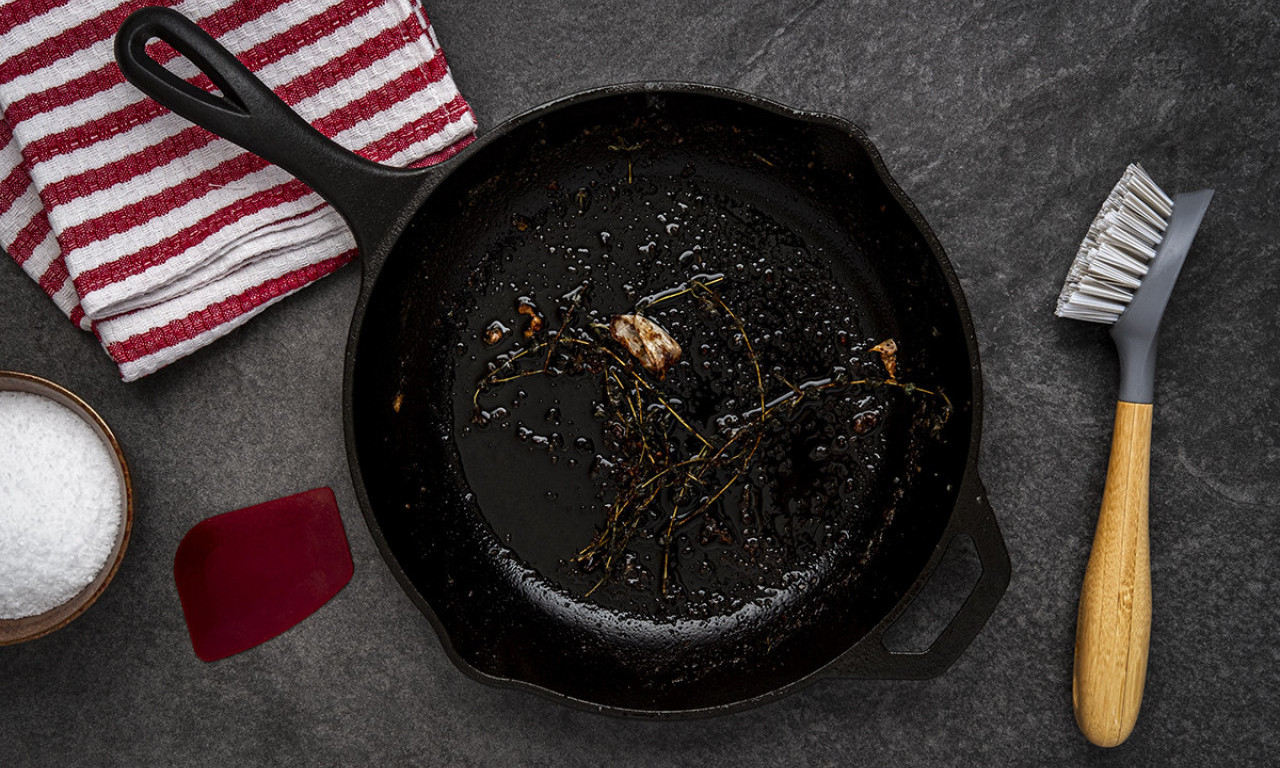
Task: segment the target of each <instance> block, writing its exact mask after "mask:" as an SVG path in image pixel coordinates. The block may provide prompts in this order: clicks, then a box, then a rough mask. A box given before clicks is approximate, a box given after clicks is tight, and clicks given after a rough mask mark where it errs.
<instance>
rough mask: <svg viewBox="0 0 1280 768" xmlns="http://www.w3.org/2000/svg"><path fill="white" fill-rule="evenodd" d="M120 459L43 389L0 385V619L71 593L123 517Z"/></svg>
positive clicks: (104, 551) (96, 564)
mask: <svg viewBox="0 0 1280 768" xmlns="http://www.w3.org/2000/svg"><path fill="white" fill-rule="evenodd" d="M123 496H124V489H123V485H122V480H121V477H120V470H119V463H118V462H117V461H116V458H115V456H114V455H113V453H112V452H111V450H110V449H109V448H108V447H107V445H106V443H104V442H103V440H102V438H101V437H99V435H98V433H97V432H96V431H95V430H94V429H93V428H92V427H91V426H89V424H87V423H86V422H85V421H84V420H83V419H82V418H80V417H79V416H78V415H76V414H75V413H73V412H72V411H71V410H70V409H68V408H66V407H64V406H62V405H59V404H58V403H56V402H54V401H53V400H50V399H49V398H47V397H43V396H41V395H36V394H31V393H28V392H0V619H19V618H22V617H24V616H34V615H37V614H40V613H44V612H45V611H47V610H49V609H51V608H55V607H57V606H59V605H61V604H62V603H65V602H66V601H68V600H70V599H71V598H73V597H75V596H76V594H78V593H79V592H80V591H81V590H82V589H84V588H85V587H86V586H87V585H88V584H89V583H90V582H91V581H93V580H94V578H96V577H97V575H98V572H99V571H100V570H101V569H102V566H103V565H104V564H105V563H106V561H107V558H108V557H109V556H110V555H111V553H112V550H114V548H115V544H116V537H117V535H118V533H119V531H120V525H121V519H122V518H123V514H122V512H123V508H122V507H123Z"/></svg>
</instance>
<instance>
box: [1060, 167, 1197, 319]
mask: <svg viewBox="0 0 1280 768" xmlns="http://www.w3.org/2000/svg"><path fill="white" fill-rule="evenodd" d="M1172 213H1173V200H1171V199H1169V196H1168V195H1166V194H1165V193H1164V192H1163V191H1161V189H1160V187H1158V186H1156V183H1155V182H1154V181H1152V180H1151V177H1150V176H1148V175H1147V172H1146V171H1144V170H1142V166H1140V165H1138V164H1136V163H1134V164H1131V165H1130V166H1129V167H1128V168H1127V169H1125V172H1124V176H1122V177H1121V178H1120V181H1118V182H1116V185H1115V187H1114V188H1112V190H1111V194H1109V195H1107V199H1106V201H1105V202H1103V204H1102V210H1100V211H1098V215H1097V217H1095V218H1094V220H1093V223H1092V224H1090V225H1089V232H1088V234H1086V235H1085V236H1084V242H1082V243H1080V250H1079V251H1077V252H1076V258H1075V261H1073V262H1072V263H1071V269H1070V270H1069V271H1068V272H1067V282H1066V284H1065V285H1063V286H1062V293H1061V295H1059V296H1058V309H1057V310H1056V312H1055V314H1057V315H1058V317H1069V318H1072V319H1074V320H1087V321H1089V322H1091V323H1108V324H1110V323H1114V322H1115V321H1116V320H1119V319H1120V314H1121V313H1122V312H1124V309H1125V307H1127V306H1128V305H1129V302H1130V301H1132V300H1133V294H1134V292H1135V291H1137V290H1138V286H1140V285H1142V277H1143V276H1144V275H1146V274H1147V265H1148V264H1150V262H1151V259H1152V258H1154V257H1155V255H1156V248H1157V246H1159V245H1160V239H1161V238H1162V237H1164V230H1165V227H1166V226H1168V224H1169V216H1170V214H1172Z"/></svg>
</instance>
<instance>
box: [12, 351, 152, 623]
mask: <svg viewBox="0 0 1280 768" xmlns="http://www.w3.org/2000/svg"><path fill="white" fill-rule="evenodd" d="M0 392H30V393H32V394H36V395H41V396H43V397H47V398H49V399H50V400H52V401H54V402H55V403H58V404H59V405H63V406H65V407H67V408H69V409H71V411H72V412H73V413H75V414H76V415H78V416H79V417H80V418H82V419H84V421H85V422H86V423H87V424H88V425H89V426H90V427H92V428H93V430H94V432H96V433H97V434H98V436H99V437H100V438H102V442H104V443H105V444H106V445H107V447H108V448H110V449H111V451H112V452H113V453H114V454H115V457H116V462H117V465H118V466H119V467H120V480H121V483H120V487H121V489H122V490H121V492H122V493H123V494H124V498H123V499H122V501H123V502H124V503H123V504H122V505H121V506H122V509H123V510H124V512H123V514H124V519H123V520H122V521H121V525H120V528H119V530H118V532H117V533H116V543H115V548H114V549H113V550H112V554H111V556H110V557H108V558H107V561H106V562H105V563H104V564H103V566H102V569H101V570H100V571H98V575H97V576H96V577H94V579H93V581H91V582H89V583H88V584H87V585H86V586H85V588H84V589H82V590H80V592H79V593H77V594H76V595H75V597H72V598H71V599H70V600H68V601H66V602H65V603H62V604H61V605H59V606H56V607H54V608H50V609H49V610H47V611H45V612H44V613H40V614H36V615H35V616H24V617H23V618H20V619H0V645H12V644H14V643H21V642H24V641H26V640H34V639H35V638H37V637H42V636H44V635H47V634H49V633H50V632H53V631H54V630H56V629H61V628H62V627H64V626H66V625H67V624H68V623H70V622H71V620H72V619H74V618H75V617H77V616H79V615H80V614H82V613H84V611H85V609H87V608H88V607H89V606H90V605H93V602H94V601H95V600H97V599H98V595H101V594H102V591H103V590H104V589H106V588H107V584H109V583H110V582H111V578H112V577H113V576H115V574H116V569H118V568H119V567H120V561H121V560H123V559H124V551H125V548H126V547H127V546H128V544H129V533H130V532H131V531H132V530H133V485H132V483H131V482H130V479H129V466H128V465H127V464H126V463H125V460H124V453H122V452H121V450H120V444H119V443H118V442H116V438H115V435H113V434H111V430H110V429H109V428H108V427H107V424H106V422H104V421H103V420H102V417H101V416H99V415H98V414H97V413H96V412H95V411H94V410H93V409H92V408H90V407H89V406H88V405H87V404H86V403H85V402H84V401H83V400H81V399H80V398H79V397H76V395H75V394H73V393H72V392H70V391H69V390H67V389H65V388H63V387H60V386H58V385H57V384H54V383H53V382H52V381H48V380H46V379H42V378H40V377H39V376H32V375H30V374H26V373H16V372H14V371H0Z"/></svg>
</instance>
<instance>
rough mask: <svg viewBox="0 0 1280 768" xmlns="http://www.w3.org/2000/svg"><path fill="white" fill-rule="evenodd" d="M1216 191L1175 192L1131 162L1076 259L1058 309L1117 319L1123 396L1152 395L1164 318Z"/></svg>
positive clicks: (1098, 319) (1146, 398)
mask: <svg viewBox="0 0 1280 768" xmlns="http://www.w3.org/2000/svg"><path fill="white" fill-rule="evenodd" d="M1212 197H1213V190H1209V189H1205V190H1200V191H1199V192H1190V193H1187V194H1181V195H1178V196H1177V197H1175V198H1172V199H1170V198H1169V196H1168V195H1166V194H1165V193H1164V192H1163V191H1161V189H1160V188H1159V187H1158V186H1156V184H1155V182H1153V181H1152V180H1151V177H1150V176H1148V175H1147V173H1146V171H1144V170H1142V168H1141V166H1138V165H1136V164H1135V165H1130V166H1129V168H1128V169H1127V170H1126V171H1125V173H1124V176H1123V177H1122V178H1121V179H1120V181H1119V183H1117V184H1116V186H1115V188H1114V189H1112V190H1111V194H1110V195H1108V196H1107V200H1106V202H1105V203H1103V205H1102V210H1101V211H1099V212H1098V215H1097V217H1096V218H1095V219H1094V220H1093V224H1091V225H1090V226H1089V232H1088V234H1087V235H1085V239H1084V242H1083V243H1081V244H1080V250H1079V252H1078V253H1077V254H1076V258H1075V261H1074V262H1072V264H1071V269H1070V271H1069V272H1068V273H1067V280H1066V284H1065V285H1063V287H1062V293H1061V295H1059V297H1058V308H1057V310H1056V314H1057V315H1058V316H1059V317H1070V318H1073V319H1076V320H1086V321H1089V322H1094V323H1106V324H1109V325H1111V337H1112V338H1113V339H1114V340H1115V342H1116V349H1117V350H1118V351H1119V353H1120V399H1121V400H1124V401H1126V402H1131V403H1150V402H1151V401H1152V395H1153V390H1154V381H1155V361H1156V334H1157V333H1158V331H1159V330H1160V319H1161V318H1162V317H1163V316H1164V308H1165V306H1166V305H1167V304H1168V303H1169V296H1170V295H1171V294H1172V293H1173V286H1174V283H1175V282H1176V281H1177V279H1178V273H1179V272H1180V271H1181V270H1182V263H1183V262H1184V261H1185V260H1186V258H1187V251H1189V250H1190V249H1191V241H1192V240H1193V239H1194V238H1195V235H1196V230H1198V229H1199V227H1200V221H1201V220H1202V219H1203V218H1204V213H1205V210H1206V209H1207V208H1208V207H1209V200H1210V199H1211V198H1212Z"/></svg>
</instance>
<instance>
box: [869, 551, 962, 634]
mask: <svg viewBox="0 0 1280 768" xmlns="http://www.w3.org/2000/svg"><path fill="white" fill-rule="evenodd" d="M981 575H982V561H981V560H980V559H979V558H978V550H977V547H976V546H975V545H974V543H973V539H972V538H970V537H969V536H968V535H967V534H959V535H957V536H956V537H955V538H954V539H952V540H951V545H950V546H949V547H947V551H946V553H945V554H943V556H942V559H941V560H940V561H938V567H937V568H935V569H934V571H933V574H932V575H931V576H930V577H929V581H928V582H927V583H926V584H925V585H924V586H923V587H922V588H921V589H920V591H919V592H918V593H917V594H916V596H915V598H914V599H913V600H912V601H911V605H909V606H907V609H906V610H905V611H903V612H902V615H900V616H899V617H898V620H897V621H895V622H894V623H893V626H891V627H889V629H888V630H887V631H886V632H885V633H884V646H885V648H887V649H888V650H889V651H891V652H893V653H924V652H925V651H927V650H929V648H930V647H931V646H932V645H933V643H934V641H936V640H937V639H938V636H939V635H940V634H942V630H944V629H946V628H947V625H948V624H950V623H951V620H952V619H953V618H955V616H956V614H958V613H959V612H960V606H961V605H963V604H964V601H965V599H967V598H968V597H969V594H970V593H971V592H973V588H974V587H975V586H976V585H977V583H978V577H979V576H981Z"/></svg>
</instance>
